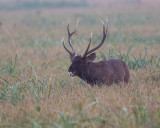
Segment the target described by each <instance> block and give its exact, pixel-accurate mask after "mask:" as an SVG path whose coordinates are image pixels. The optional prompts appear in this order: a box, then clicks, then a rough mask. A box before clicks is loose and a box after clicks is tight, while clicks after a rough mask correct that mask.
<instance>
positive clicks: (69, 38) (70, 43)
mask: <svg viewBox="0 0 160 128" xmlns="http://www.w3.org/2000/svg"><path fill="white" fill-rule="evenodd" d="M78 22H79V19H78V20H77V25H76V27H75V30H74V31H73V32H70V29H69V24H68V26H67V31H68V43H69V45H70V47H71V48H72V51H73V54H75V55H76V54H77V53H76V50H75V48H74V47H73V45H72V42H71V37H72V35H73V34H75V33H76V32H77V28H78Z"/></svg>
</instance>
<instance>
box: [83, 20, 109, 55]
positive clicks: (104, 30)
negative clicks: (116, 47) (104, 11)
mask: <svg viewBox="0 0 160 128" xmlns="http://www.w3.org/2000/svg"><path fill="white" fill-rule="evenodd" d="M101 22H102V24H103V38H102V40H101V42H100V44H99V45H98V46H96V47H95V48H93V49H91V50H90V51H88V52H87V54H86V56H87V55H88V54H90V53H92V52H94V51H96V50H97V49H98V48H100V47H101V46H102V44H103V43H104V41H105V39H106V37H107V35H108V20H107V25H106V27H105V25H104V22H103V20H101Z"/></svg>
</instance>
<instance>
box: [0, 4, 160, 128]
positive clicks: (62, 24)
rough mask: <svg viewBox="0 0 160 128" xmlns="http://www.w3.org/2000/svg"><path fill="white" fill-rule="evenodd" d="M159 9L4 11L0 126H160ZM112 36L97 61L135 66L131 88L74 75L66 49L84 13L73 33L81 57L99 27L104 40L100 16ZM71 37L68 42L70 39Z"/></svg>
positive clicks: (96, 39)
mask: <svg viewBox="0 0 160 128" xmlns="http://www.w3.org/2000/svg"><path fill="white" fill-rule="evenodd" d="M159 11H160V10H159V8H152V10H151V9H148V8H146V7H140V6H137V7H134V6H132V7H126V8H123V7H118V8H116V9H115V8H110V7H109V8H107V9H106V8H101V9H99V8H95V9H93V8H89V9H85V8H84V9H81V8H79V9H67V8H66V9H63V8H62V9H53V10H38V11H35V10H32V11H29V10H28V11H22V10H21V11H12V12H11V11H8V12H7V11H1V12H0V17H1V18H0V20H1V21H0V22H1V26H0V127H5V128H6V127H7V128H8V127H15V128H18V127H28V128H30V127H35V128H42V127H45V128H47V127H48V128H50V127H56V128H61V127H67V128H71V127H83V128H85V127H94V128H97V127H107V128H110V127H112V128H117V127H119V128H159V127H160V17H158V14H159ZM106 17H108V19H109V36H108V39H107V41H106V43H105V44H104V45H103V46H102V47H101V48H100V49H99V50H98V51H97V52H96V53H97V60H96V61H98V60H102V59H108V58H121V59H123V60H124V61H125V62H126V63H127V64H128V65H129V67H130V69H131V80H130V83H129V85H123V84H122V85H119V86H117V85H113V86H111V87H106V86H103V87H101V88H98V87H97V86H95V87H90V86H89V85H87V84H86V83H85V82H84V81H82V80H81V79H79V78H74V79H71V78H70V76H69V74H68V72H67V69H68V67H69V65H70V60H69V55H68V54H67V52H66V51H65V50H64V49H63V47H62V42H61V38H62V37H64V36H65V39H66V38H67V31H66V25H67V24H68V23H69V22H70V24H71V28H72V29H73V27H74V26H75V24H76V20H77V18H80V23H79V32H78V34H77V35H76V36H75V37H74V38H73V41H74V45H75V46H76V48H77V51H78V53H79V54H82V53H83V52H84V49H85V48H86V46H87V44H88V38H89V35H90V32H91V31H92V32H93V44H92V47H94V46H95V45H97V44H98V42H99V40H100V39H101V34H102V25H101V22H100V20H99V19H100V18H103V19H104V20H105V18H106ZM66 40H67V39H66Z"/></svg>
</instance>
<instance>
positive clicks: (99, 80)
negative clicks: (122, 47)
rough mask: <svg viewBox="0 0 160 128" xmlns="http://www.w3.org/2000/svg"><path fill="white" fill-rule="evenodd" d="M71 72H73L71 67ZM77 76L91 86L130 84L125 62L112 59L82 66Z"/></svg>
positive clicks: (77, 70)
mask: <svg viewBox="0 0 160 128" xmlns="http://www.w3.org/2000/svg"><path fill="white" fill-rule="evenodd" d="M68 71H69V72H72V69H71V67H69V70H68ZM76 75H77V76H78V77H80V78H81V79H83V80H84V81H85V82H86V83H88V84H90V85H92V86H93V85H99V86H100V85H103V84H107V85H111V84H113V83H120V82H125V83H128V82H129V78H130V75H129V69H128V67H127V65H126V64H125V63H124V61H122V60H120V59H110V60H106V61H99V62H88V63H87V64H81V65H79V66H78V68H77V69H76Z"/></svg>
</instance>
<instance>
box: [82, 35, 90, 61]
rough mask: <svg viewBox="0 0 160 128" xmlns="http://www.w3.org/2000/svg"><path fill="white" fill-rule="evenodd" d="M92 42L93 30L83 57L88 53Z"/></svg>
mask: <svg viewBox="0 0 160 128" xmlns="http://www.w3.org/2000/svg"><path fill="white" fill-rule="evenodd" d="M91 42H92V32H91V35H90V39H89V44H88V46H87V49H86V51H85V52H84V54H83V56H82V58H84V57H85V56H86V55H87V52H88V50H89V47H90V45H91Z"/></svg>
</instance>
